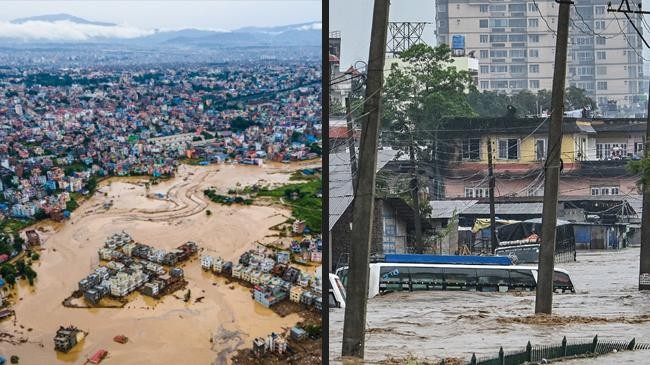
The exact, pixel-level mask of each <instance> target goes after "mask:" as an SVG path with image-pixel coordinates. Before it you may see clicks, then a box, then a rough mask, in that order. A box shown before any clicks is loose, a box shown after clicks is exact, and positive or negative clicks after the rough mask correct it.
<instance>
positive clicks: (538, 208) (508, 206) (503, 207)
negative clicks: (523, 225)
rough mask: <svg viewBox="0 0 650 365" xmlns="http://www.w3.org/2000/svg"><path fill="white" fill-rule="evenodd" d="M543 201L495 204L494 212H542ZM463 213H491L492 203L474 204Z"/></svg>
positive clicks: (527, 213) (525, 213)
mask: <svg viewBox="0 0 650 365" xmlns="http://www.w3.org/2000/svg"><path fill="white" fill-rule="evenodd" d="M543 205H544V204H543V203H498V204H494V212H495V214H496V215H499V214H524V215H530V214H542V207H543ZM463 214H468V215H470V214H471V215H480V214H490V204H474V205H472V206H471V207H468V208H467V209H465V210H464V211H463Z"/></svg>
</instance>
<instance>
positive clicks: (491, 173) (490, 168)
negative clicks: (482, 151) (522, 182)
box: [487, 138, 498, 253]
mask: <svg viewBox="0 0 650 365" xmlns="http://www.w3.org/2000/svg"><path fill="white" fill-rule="evenodd" d="M487 144H488V145H487V149H488V151H487V152H488V179H489V180H488V184H489V185H488V187H489V193H490V231H491V234H490V237H491V247H492V253H494V250H496V249H497V245H498V242H497V222H496V217H495V212H494V182H495V179H494V167H493V166H492V140H491V139H490V138H488V140H487Z"/></svg>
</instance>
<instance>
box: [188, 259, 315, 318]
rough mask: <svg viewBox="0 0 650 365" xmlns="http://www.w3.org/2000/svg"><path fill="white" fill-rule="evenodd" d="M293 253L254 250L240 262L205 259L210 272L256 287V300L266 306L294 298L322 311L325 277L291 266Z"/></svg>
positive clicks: (295, 300)
mask: <svg viewBox="0 0 650 365" xmlns="http://www.w3.org/2000/svg"><path fill="white" fill-rule="evenodd" d="M289 262H290V253H289V252H288V251H278V252H276V253H275V254H274V255H267V254H265V253H264V252H263V251H255V250H251V251H248V252H245V253H244V254H242V255H241V256H240V258H239V261H238V262H237V263H233V262H231V261H224V260H223V259H222V258H221V257H212V256H209V255H205V256H202V257H201V267H202V268H203V269H204V270H206V271H212V272H214V273H216V274H222V275H227V276H230V277H232V278H234V279H239V280H241V281H244V282H247V283H250V284H251V285H252V286H253V299H255V301H257V302H258V303H260V304H262V305H263V306H265V307H267V308H270V307H271V306H273V305H275V304H277V303H279V302H281V301H283V300H286V299H290V300H291V301H293V302H296V303H301V304H304V305H305V306H308V307H311V306H313V307H314V308H316V309H318V310H322V299H321V292H322V291H321V278H320V277H319V276H318V275H313V274H310V273H308V272H305V271H301V270H300V269H298V268H297V267H293V266H290V265H289Z"/></svg>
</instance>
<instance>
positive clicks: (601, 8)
mask: <svg viewBox="0 0 650 365" xmlns="http://www.w3.org/2000/svg"><path fill="white" fill-rule="evenodd" d="M594 12H595V13H596V14H597V15H603V14H605V7H604V6H595V7H594Z"/></svg>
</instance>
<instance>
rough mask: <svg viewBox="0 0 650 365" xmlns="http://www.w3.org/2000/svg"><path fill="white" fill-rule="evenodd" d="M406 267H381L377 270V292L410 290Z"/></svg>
mask: <svg viewBox="0 0 650 365" xmlns="http://www.w3.org/2000/svg"><path fill="white" fill-rule="evenodd" d="M409 284H410V278H409V269H408V267H395V266H382V267H381V269H380V270H379V291H380V292H381V291H402V290H410V286H409Z"/></svg>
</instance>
